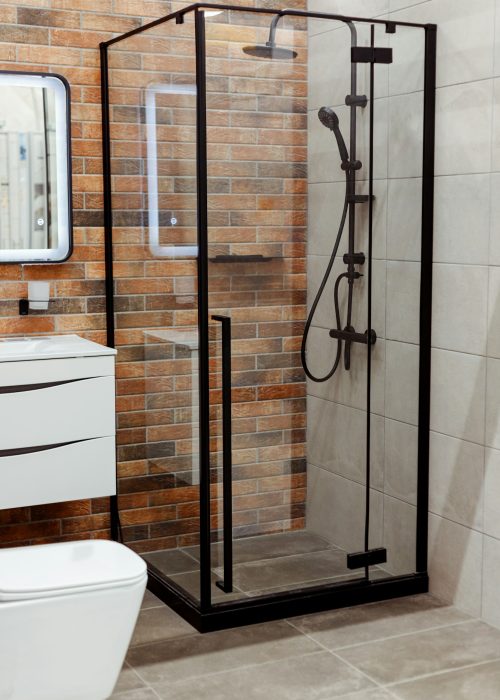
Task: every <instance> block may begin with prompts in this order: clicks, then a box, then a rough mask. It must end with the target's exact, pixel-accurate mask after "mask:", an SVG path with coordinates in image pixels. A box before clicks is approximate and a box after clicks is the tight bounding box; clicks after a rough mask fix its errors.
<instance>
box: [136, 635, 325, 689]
mask: <svg viewBox="0 0 500 700" xmlns="http://www.w3.org/2000/svg"><path fill="white" fill-rule="evenodd" d="M264 624H266V623H264ZM253 626H255V625H253ZM239 629H243V628H241V627H240V628H239ZM219 631H220V632H228V630H219ZM211 634H215V632H213V633H211ZM264 643H265V642H263V644H264ZM317 646H319V645H317ZM322 653H323V650H322V649H321V648H319V649H314V651H309V652H306V653H305V654H291V655H290V656H284V657H282V658H279V659H270V660H269V661H262V662H260V663H259V662H257V663H253V664H243V665H241V666H232V667H230V668H224V669H221V670H220V671H210V672H208V673H200V674H196V675H193V676H187V677H186V678H180V679H178V680H176V681H171V682H170V689H175V686H176V685H178V684H179V685H180V684H181V683H185V682H187V681H192V680H196V679H204V678H211V677H213V676H222V675H224V674H225V673H231V672H232V671H236V672H238V671H243V670H246V669H248V668H255V669H258V668H260V667H261V666H269V665H271V664H275V663H279V662H280V661H288V660H291V659H302V658H305V657H308V656H313V655H314V654H322ZM134 670H135V667H134ZM164 682H165V681H164V680H162V681H158V683H164ZM166 682H167V683H168V680H167V681H166ZM155 683H156V681H153V683H152V685H149V684H148V688H152V690H155V689H154V685H155ZM155 692H156V691H155Z"/></svg>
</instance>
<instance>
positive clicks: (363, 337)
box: [330, 328, 377, 345]
mask: <svg viewBox="0 0 500 700" xmlns="http://www.w3.org/2000/svg"><path fill="white" fill-rule="evenodd" d="M330 338H337V340H345V341H347V342H349V343H362V344H364V345H368V331H365V332H364V333H356V331H350V330H346V329H344V330H343V331H339V330H338V329H337V328H332V329H331V330H330ZM376 342H377V334H376V333H375V331H374V330H373V329H372V331H371V333H370V345H375V343H376Z"/></svg>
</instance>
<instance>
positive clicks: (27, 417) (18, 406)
mask: <svg viewBox="0 0 500 700" xmlns="http://www.w3.org/2000/svg"><path fill="white" fill-rule="evenodd" d="M0 416H1V417H2V418H1V429H0V450H6V449H14V448H20V447H32V446H34V445H51V444H56V443H63V442H64V443H65V442H71V441H73V440H83V439H86V438H95V437H104V436H113V435H114V434H115V380H114V377H112V376H111V377H96V378H92V379H77V380H75V381H73V380H70V381H64V382H57V383H55V384H52V385H51V384H43V383H41V384H27V385H22V386H16V387H2V388H1V389H0Z"/></svg>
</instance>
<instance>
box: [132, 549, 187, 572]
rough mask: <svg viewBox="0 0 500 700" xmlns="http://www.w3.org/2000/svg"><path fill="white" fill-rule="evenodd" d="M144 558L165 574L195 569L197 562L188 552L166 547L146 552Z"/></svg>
mask: <svg viewBox="0 0 500 700" xmlns="http://www.w3.org/2000/svg"><path fill="white" fill-rule="evenodd" d="M144 559H145V560H146V561H147V562H148V563H149V564H152V565H153V566H155V567H156V568H157V569H158V570H159V571H161V572H162V573H163V574H166V575H167V576H171V575H172V574H184V573H186V572H187V571H197V570H198V569H199V564H198V562H197V561H195V560H194V559H193V557H190V556H189V554H186V553H185V552H183V551H181V550H178V549H167V550H164V551H159V552H148V553H147V554H144Z"/></svg>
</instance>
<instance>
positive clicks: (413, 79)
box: [372, 26, 427, 575]
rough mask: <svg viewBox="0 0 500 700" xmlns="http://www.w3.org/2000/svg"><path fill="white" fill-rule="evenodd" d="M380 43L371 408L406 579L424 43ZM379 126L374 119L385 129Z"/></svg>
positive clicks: (390, 560) (402, 35) (410, 34)
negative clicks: (379, 338)
mask: <svg viewBox="0 0 500 700" xmlns="http://www.w3.org/2000/svg"><path fill="white" fill-rule="evenodd" d="M375 40H376V44H377V45H381V44H382V42H384V41H385V45H386V46H388V47H389V48H391V49H392V52H393V53H392V58H393V61H392V63H391V64H389V65H387V66H385V67H384V70H385V73H386V78H385V86H384V89H385V92H384V93H383V94H381V95H380V99H377V100H376V101H375V110H376V114H377V113H379V115H380V118H381V120H382V122H381V124H382V123H383V125H384V126H383V129H384V139H382V138H381V137H379V138H378V139H377V138H376V139H375V142H376V144H380V146H383V151H384V154H385V156H386V164H387V165H386V167H387V171H386V173H387V174H386V176H385V178H382V177H377V176H376V180H375V195H376V196H377V195H378V197H379V198H380V207H377V199H376V200H375V203H374V204H375V206H374V211H377V210H378V211H380V213H381V214H383V217H384V218H383V221H380V222H378V224H377V223H376V224H375V227H376V228H377V225H378V226H379V227H380V230H383V229H385V254H383V255H381V259H380V261H379V262H378V264H379V265H383V267H384V276H383V277H381V278H380V280H379V283H378V286H377V287H376V290H377V291H376V293H377V294H379V295H380V297H381V298H382V299H384V303H385V358H384V361H383V362H382V361H381V362H380V364H379V365H375V366H374V368H373V379H372V382H373V384H374V386H375V387H379V391H380V395H381V397H383V401H381V402H380V405H379V406H377V405H374V407H373V410H374V411H376V412H377V422H379V423H380V424H381V431H382V432H383V441H381V448H382V450H381V465H382V468H383V472H382V476H383V480H382V484H383V489H382V497H383V537H382V539H383V543H384V546H385V547H386V548H387V562H386V563H385V564H384V565H383V568H384V570H385V571H386V572H387V574H389V575H405V574H411V573H413V572H414V571H415V570H416V561H415V552H416V536H417V508H416V505H417V475H418V459H419V454H418V435H419V430H418V422H419V391H420V381H421V378H420V376H419V359H420V335H419V334H420V312H421V309H420V290H421V285H422V284H423V285H425V284H426V283H427V280H425V279H424V280H422V279H421V252H422V169H423V138H424V136H423V114H424V92H423V91H424V70H423V66H424V51H425V38H424V35H423V33H422V32H419V31H416V30H415V29H414V28H413V27H404V26H403V27H397V30H396V32H395V33H386V32H385V31H384V27H376V30H375ZM376 70H379V66H377V67H376ZM378 124H379V120H378V119H377V118H376V119H375V125H376V126H375V128H376V129H377V127H378V130H379V131H381V126H378ZM379 157H380V158H381V156H379ZM380 175H381V173H380ZM380 253H382V250H381V251H380ZM374 264H375V263H374ZM374 284H375V285H376V284H377V282H375V283H374ZM423 381H425V379H424V380H423ZM380 409H383V410H380Z"/></svg>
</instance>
